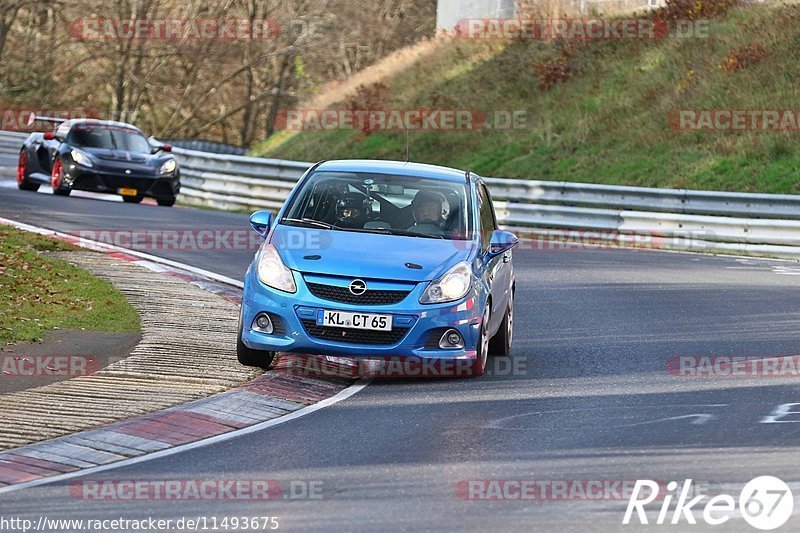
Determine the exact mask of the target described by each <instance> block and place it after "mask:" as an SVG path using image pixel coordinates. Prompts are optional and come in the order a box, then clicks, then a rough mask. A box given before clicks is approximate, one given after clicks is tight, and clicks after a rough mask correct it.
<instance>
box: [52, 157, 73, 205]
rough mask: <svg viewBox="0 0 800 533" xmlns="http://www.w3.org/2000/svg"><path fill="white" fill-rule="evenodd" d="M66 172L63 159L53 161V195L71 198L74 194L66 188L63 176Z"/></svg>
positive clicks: (58, 158)
mask: <svg viewBox="0 0 800 533" xmlns="http://www.w3.org/2000/svg"><path fill="white" fill-rule="evenodd" d="M63 172H64V166H63V164H62V163H61V158H60V157H56V159H55V161H53V171H52V172H51V173H50V186H51V187H53V194H55V195H58V196H69V193H71V192H72V190H71V189H69V188H67V187H64V182H63V181H62V180H61V176H62V174H63Z"/></svg>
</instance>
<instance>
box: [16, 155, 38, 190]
mask: <svg viewBox="0 0 800 533" xmlns="http://www.w3.org/2000/svg"><path fill="white" fill-rule="evenodd" d="M17 187H19V188H20V189H22V190H23V191H38V190H39V184H38V183H31V182H30V180H28V155H27V154H26V153H25V149H22V151H20V153H19V163H18V164H17Z"/></svg>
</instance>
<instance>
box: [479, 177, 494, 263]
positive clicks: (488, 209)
mask: <svg viewBox="0 0 800 533" xmlns="http://www.w3.org/2000/svg"><path fill="white" fill-rule="evenodd" d="M478 203H479V204H480V205H479V206H478V208H479V209H480V211H479V215H480V219H481V246H482V247H483V248H486V247H487V246H489V241H490V240H491V239H492V232H493V231H494V230H496V229H497V222H496V221H495V219H494V208H493V207H492V201H491V199H490V198H489V193H488V191H487V190H486V186H485V185H483V184H481V186H480V188H479V189H478Z"/></svg>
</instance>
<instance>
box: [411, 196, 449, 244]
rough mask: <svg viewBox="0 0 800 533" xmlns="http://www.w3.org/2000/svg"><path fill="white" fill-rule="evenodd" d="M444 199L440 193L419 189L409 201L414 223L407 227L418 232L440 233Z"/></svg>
mask: <svg viewBox="0 0 800 533" xmlns="http://www.w3.org/2000/svg"><path fill="white" fill-rule="evenodd" d="M446 201H447V200H446V199H445V197H444V195H443V194H441V193H438V192H434V191H426V190H425V189H421V190H419V191H418V192H417V194H416V195H415V196H414V199H413V200H412V201H411V212H412V213H413V214H414V224H412V225H411V226H409V228H408V229H409V230H411V231H416V232H419V233H428V234H433V235H441V234H442V233H443V228H444V223H445V219H444V216H443V215H444V206H445V202H446Z"/></svg>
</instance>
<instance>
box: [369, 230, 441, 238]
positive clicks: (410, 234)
mask: <svg viewBox="0 0 800 533" xmlns="http://www.w3.org/2000/svg"><path fill="white" fill-rule="evenodd" d="M369 231H375V232H379V233H386V234H387V235H402V236H403V237H422V238H427V239H444V238H445V237H444V235H432V234H430V233H419V232H417V231H410V230H406V229H395V228H370V230H369Z"/></svg>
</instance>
